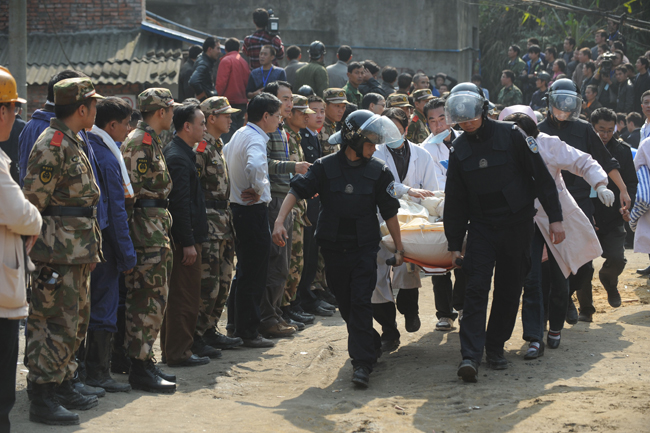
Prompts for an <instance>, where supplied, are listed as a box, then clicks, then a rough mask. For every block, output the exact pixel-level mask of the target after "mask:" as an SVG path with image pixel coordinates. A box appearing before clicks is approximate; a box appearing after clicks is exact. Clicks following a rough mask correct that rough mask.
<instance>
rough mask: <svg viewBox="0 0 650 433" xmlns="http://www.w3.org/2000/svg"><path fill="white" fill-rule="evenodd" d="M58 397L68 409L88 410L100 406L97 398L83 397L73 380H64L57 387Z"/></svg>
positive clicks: (91, 396)
mask: <svg viewBox="0 0 650 433" xmlns="http://www.w3.org/2000/svg"><path fill="white" fill-rule="evenodd" d="M56 397H57V399H58V400H59V402H60V403H61V406H63V407H65V408H66V409H79V410H88V409H92V408H93V407H95V406H97V405H98V404H99V399H98V398H97V397H96V396H94V395H82V394H81V393H80V392H79V391H77V390H76V389H75V387H74V384H73V383H72V380H64V381H63V382H61V385H59V386H58V387H56Z"/></svg>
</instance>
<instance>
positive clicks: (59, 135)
mask: <svg viewBox="0 0 650 433" xmlns="http://www.w3.org/2000/svg"><path fill="white" fill-rule="evenodd" d="M61 142H63V132H61V131H55V132H54V135H53V136H52V140H50V145H51V146H56V147H61Z"/></svg>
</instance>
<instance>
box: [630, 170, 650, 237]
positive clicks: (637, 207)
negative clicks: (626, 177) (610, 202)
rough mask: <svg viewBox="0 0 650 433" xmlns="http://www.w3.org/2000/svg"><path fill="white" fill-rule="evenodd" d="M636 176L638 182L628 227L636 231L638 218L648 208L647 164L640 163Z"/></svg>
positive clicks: (649, 191)
mask: <svg viewBox="0 0 650 433" xmlns="http://www.w3.org/2000/svg"><path fill="white" fill-rule="evenodd" d="M636 177H637V178H638V179H639V184H638V186H637V189H636V200H635V202H634V208H632V211H631V212H630V218H631V221H630V228H631V229H632V230H633V231H636V225H637V223H638V222H639V219H640V218H641V217H642V216H643V214H645V213H646V212H648V210H650V169H648V166H647V165H642V166H641V167H639V169H638V170H637V171H636Z"/></svg>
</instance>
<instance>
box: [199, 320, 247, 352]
mask: <svg viewBox="0 0 650 433" xmlns="http://www.w3.org/2000/svg"><path fill="white" fill-rule="evenodd" d="M203 341H205V344H207V345H208V346H212V347H214V348H215V349H222V350H223V349H232V348H235V347H237V346H241V345H242V344H244V341H243V340H242V339H241V338H239V337H234V338H233V337H227V336H225V335H223V334H222V333H221V332H219V330H218V329H217V327H216V326H214V327H212V328H210V329H208V330H207V331H205V333H204V334H203Z"/></svg>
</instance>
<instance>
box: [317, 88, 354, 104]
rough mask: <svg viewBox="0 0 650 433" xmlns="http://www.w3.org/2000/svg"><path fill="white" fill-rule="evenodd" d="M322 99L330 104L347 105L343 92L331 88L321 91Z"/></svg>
mask: <svg viewBox="0 0 650 433" xmlns="http://www.w3.org/2000/svg"><path fill="white" fill-rule="evenodd" d="M323 99H324V100H325V102H329V103H331V104H348V98H347V97H346V96H345V90H343V89H338V88H336V87H332V88H329V89H325V90H324V91H323Z"/></svg>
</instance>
